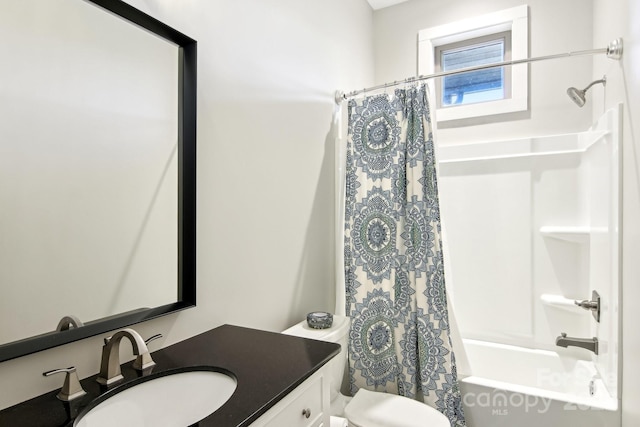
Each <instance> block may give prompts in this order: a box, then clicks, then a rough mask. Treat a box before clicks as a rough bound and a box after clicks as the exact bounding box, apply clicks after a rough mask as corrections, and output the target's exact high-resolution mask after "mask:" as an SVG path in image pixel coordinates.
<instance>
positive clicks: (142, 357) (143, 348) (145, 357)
mask: <svg viewBox="0 0 640 427" xmlns="http://www.w3.org/2000/svg"><path fill="white" fill-rule="evenodd" d="M124 337H126V338H128V339H129V341H131V345H132V346H133V354H135V355H136V356H138V357H137V358H136V360H135V362H134V363H133V368H135V369H137V370H139V371H142V370H145V369H148V368H151V367H153V366H155V362H154V361H153V359H152V358H151V354H149V349H148V348H147V344H146V343H145V341H144V340H143V339H142V337H141V336H140V334H139V333H137V332H136V331H134V330H133V329H129V328H125V329H122V330H120V331H118V332H116V333H115V334H113V335H112V336H111V337H108V338H105V339H104V346H103V347H102V362H101V363H100V375H98V378H97V379H96V381H98V382H99V383H100V384H104V385H111V384H114V383H116V382H119V381H121V380H122V379H123V378H124V377H123V376H122V371H121V370H120V341H121V340H122V338H124Z"/></svg>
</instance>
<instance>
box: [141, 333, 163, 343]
mask: <svg viewBox="0 0 640 427" xmlns="http://www.w3.org/2000/svg"><path fill="white" fill-rule="evenodd" d="M160 338H162V334H155V335H152V336H150V337H149V338H147V339H146V340H144V343H145V344H149V343H150V342H151V341H155V340H157V339H160Z"/></svg>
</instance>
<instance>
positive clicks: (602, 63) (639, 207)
mask: <svg viewBox="0 0 640 427" xmlns="http://www.w3.org/2000/svg"><path fill="white" fill-rule="evenodd" d="M638 20H640V3H639V2H638V1H636V0H594V8H593V22H594V35H593V43H594V44H597V45H606V44H607V43H608V42H609V41H610V40H612V39H614V38H616V37H622V38H623V39H624V54H623V58H622V61H620V62H613V63H612V62H611V61H606V60H604V59H602V58H596V59H595V60H594V74H593V77H594V78H596V77H597V76H602V74H607V90H606V96H605V97H602V96H600V98H599V99H597V101H596V102H594V107H593V110H594V115H596V114H597V111H598V110H600V109H601V108H608V107H610V106H612V105H615V104H617V103H619V102H622V103H624V109H623V111H624V117H623V147H622V190H623V193H622V236H623V237H622V297H621V301H622V307H621V310H622V351H621V353H622V369H623V374H622V426H623V427H635V426H637V425H640V406H639V405H638V401H639V400H640V365H639V364H638V357H639V356H640V334H639V333H638V324H640V311H638V309H637V306H636V302H637V301H640V286H638V283H639V282H640V264H639V263H638V254H640V178H639V177H640V152H639V149H638V142H639V140H638V135H639V134H638V132H640V129H639V128H638V126H639V125H638V124H639V123H640V26H639V25H638Z"/></svg>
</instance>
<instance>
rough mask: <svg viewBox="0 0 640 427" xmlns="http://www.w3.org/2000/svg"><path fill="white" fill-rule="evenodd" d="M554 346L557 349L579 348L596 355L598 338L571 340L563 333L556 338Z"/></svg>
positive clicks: (571, 338)
mask: <svg viewBox="0 0 640 427" xmlns="http://www.w3.org/2000/svg"><path fill="white" fill-rule="evenodd" d="M556 345H557V346H559V347H565V348H566V347H569V346H574V347H581V348H585V349H587V350H590V351H593V352H594V353H595V354H598V338H596V337H593V338H573V337H568V336H567V334H565V333H564V332H563V333H562V334H560V336H559V337H558V338H556Z"/></svg>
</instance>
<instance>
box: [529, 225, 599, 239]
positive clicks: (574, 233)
mask: <svg viewBox="0 0 640 427" xmlns="http://www.w3.org/2000/svg"><path fill="white" fill-rule="evenodd" d="M592 231H593V228H592V227H589V226H549V225H545V226H544V227H540V234H541V235H542V236H543V237H551V238H553V239H558V240H566V241H568V242H574V243H587V242H589V238H590V237H591V233H592Z"/></svg>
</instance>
